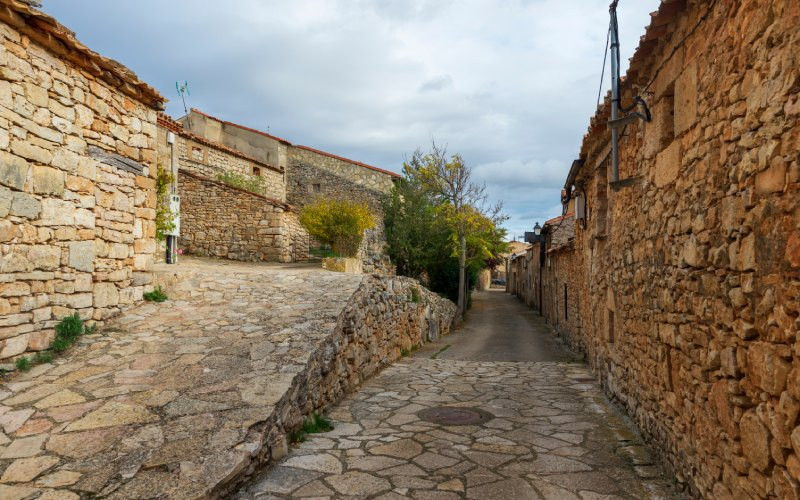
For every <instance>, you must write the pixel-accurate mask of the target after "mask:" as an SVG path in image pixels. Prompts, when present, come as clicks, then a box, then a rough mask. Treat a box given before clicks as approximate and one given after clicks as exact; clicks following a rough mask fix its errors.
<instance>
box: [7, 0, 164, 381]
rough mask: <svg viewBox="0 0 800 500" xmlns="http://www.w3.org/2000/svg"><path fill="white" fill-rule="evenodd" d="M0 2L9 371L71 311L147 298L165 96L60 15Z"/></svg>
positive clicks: (101, 316) (90, 316) (91, 312)
mask: <svg viewBox="0 0 800 500" xmlns="http://www.w3.org/2000/svg"><path fill="white" fill-rule="evenodd" d="M2 3H3V4H4V6H3V7H2V12H0V20H2V22H0V39H2V43H1V44H0V73H2V77H3V79H2V80H0V363H2V367H3V368H8V367H9V364H8V363H10V362H12V361H13V360H14V359H15V358H16V357H18V356H19V355H21V354H23V353H25V352H26V351H38V350H42V349H45V348H47V347H48V346H49V344H50V342H51V340H52V339H53V337H54V330H53V327H54V326H55V324H56V323H57V322H58V321H59V320H60V319H61V318H63V317H64V316H66V315H68V314H71V313H72V312H74V311H77V312H78V313H79V314H80V315H81V317H82V318H84V319H87V320H98V321H102V320H105V319H106V318H108V317H109V316H111V315H113V314H114V313H116V312H118V311H119V310H120V308H121V307H122V306H124V305H126V304H132V303H133V302H135V301H137V300H139V299H141V297H142V293H143V289H144V282H145V281H146V276H145V275H144V274H143V272H144V271H146V270H147V269H148V268H149V266H150V264H151V262H152V256H153V255H152V254H153V252H154V249H155V242H154V234H155V226H154V222H153V219H154V217H155V210H154V208H155V181H154V179H153V177H154V175H155V169H154V168H153V167H154V166H155V159H156V154H155V141H156V125H155V122H156V109H155V108H157V107H160V105H161V101H162V98H161V97H160V96H159V95H158V94H157V93H156V92H155V91H154V90H152V89H150V88H149V87H147V86H146V85H145V84H142V83H141V82H139V81H138V80H137V79H136V78H135V76H134V75H133V74H132V73H131V72H130V71H129V70H127V69H125V68H123V67H121V66H120V65H119V64H118V63H116V62H113V61H110V60H108V59H105V58H102V57H101V56H99V55H97V54H96V53H93V52H91V51H89V50H88V49H86V47H84V46H83V45H81V44H80V42H78V41H77V40H75V39H74V37H73V35H72V33H71V32H69V30H67V29H66V28H64V27H63V26H60V25H59V24H58V23H57V22H56V21H54V20H52V18H49V17H48V16H45V15H43V14H41V13H39V12H38V11H35V10H33V9H31V8H30V7H28V6H27V5H25V4H23V3H19V2H18V3H9V2H5V1H4V2H2ZM9 23H10V24H9ZM48 30H50V31H48ZM54 50H55V51H56V52H53V51H54ZM98 65H102V66H103V67H104V68H106V69H105V72H104V71H102V70H100V69H99V66H98ZM112 153H113V154H118V155H120V156H113V155H112Z"/></svg>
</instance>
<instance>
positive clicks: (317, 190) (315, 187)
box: [311, 184, 322, 193]
mask: <svg viewBox="0 0 800 500" xmlns="http://www.w3.org/2000/svg"><path fill="white" fill-rule="evenodd" d="M311 187H312V189H313V191H314V192H315V193H321V192H322V185H321V184H314V185H312V186H311Z"/></svg>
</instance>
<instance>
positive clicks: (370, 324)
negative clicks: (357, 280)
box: [217, 275, 456, 493]
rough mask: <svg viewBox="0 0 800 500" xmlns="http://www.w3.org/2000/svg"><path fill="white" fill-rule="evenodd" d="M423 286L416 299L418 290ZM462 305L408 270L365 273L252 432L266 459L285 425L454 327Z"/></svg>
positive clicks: (279, 450)
mask: <svg viewBox="0 0 800 500" xmlns="http://www.w3.org/2000/svg"><path fill="white" fill-rule="evenodd" d="M412 288H413V289H415V290H416V292H417V293H418V294H419V299H418V301H416V302H415V301H414V299H413V297H414V292H412ZM455 311H456V306H455V304H454V303H452V302H451V301H449V300H447V299H444V298H442V297H439V296H438V295H437V294H435V293H433V292H431V291H429V290H427V289H426V288H425V287H423V286H421V285H420V284H419V282H417V281H416V280H413V279H410V278H404V277H388V276H379V275H367V276H365V277H364V278H363V279H362V281H361V285H360V286H359V288H358V289H357V290H356V292H355V293H354V294H353V295H352V297H350V299H349V300H348V302H347V306H346V307H345V308H344V310H343V311H342V313H341V314H340V315H339V318H338V320H337V322H336V326H335V327H334V329H333V331H332V332H331V334H330V335H329V336H327V338H325V340H324V341H323V342H320V343H319V344H317V346H316V348H315V350H314V351H313V352H312V353H311V355H310V356H309V358H308V360H307V361H306V362H305V364H304V365H303V366H302V367H301V368H302V369H301V371H300V372H299V373H297V375H296V376H295V377H294V379H293V380H292V383H291V386H290V387H289V388H288V389H287V390H286V393H285V396H284V397H283V398H281V400H280V402H279V403H278V404H277V405H276V408H275V412H274V413H273V414H272V415H271V416H270V419H269V420H268V421H267V422H266V423H265V425H263V426H261V427H260V429H261V430H260V434H256V432H253V430H251V432H250V435H249V436H248V437H249V439H251V440H252V441H253V443H254V444H253V446H252V448H253V449H256V450H258V453H257V455H256V456H255V457H254V458H253V461H254V462H255V463H256V464H257V463H261V464H265V463H268V462H270V461H272V460H276V459H279V458H281V457H283V456H284V455H285V454H286V450H287V433H288V432H290V431H292V430H294V429H297V428H299V427H300V425H301V424H302V422H303V420H304V418H306V417H308V416H309V415H311V414H312V413H322V412H323V411H324V410H325V409H326V408H328V407H329V406H331V405H333V404H335V403H337V402H338V401H340V400H341V399H342V398H343V397H344V396H346V395H347V394H350V393H352V392H354V391H355V390H356V389H358V387H359V386H360V385H361V383H362V382H363V381H364V380H366V379H367V378H369V377H370V376H372V375H373V374H375V373H376V372H378V371H379V370H380V369H382V368H384V367H386V366H387V365H389V364H391V363H392V362H393V361H396V360H397V359H399V358H400V357H401V356H403V355H404V354H405V353H408V352H409V351H411V350H413V349H414V348H416V347H419V346H421V345H423V344H424V343H426V342H429V341H432V340H435V339H437V338H439V337H441V336H444V335H447V334H448V333H449V332H450V327H451V325H452V322H453V318H454V316H455ZM255 470H257V469H256V468H255V464H253V465H251V466H250V467H241V468H239V471H238V474H236V475H232V476H230V477H229V478H227V481H226V482H224V483H221V484H219V485H218V486H217V491H218V492H220V493H224V492H228V491H231V490H233V489H234V487H235V485H236V484H241V483H242V482H244V481H245V480H246V479H247V477H248V475H249V474H252V473H253V472H254V471H255Z"/></svg>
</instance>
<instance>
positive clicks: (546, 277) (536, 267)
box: [506, 205, 580, 347]
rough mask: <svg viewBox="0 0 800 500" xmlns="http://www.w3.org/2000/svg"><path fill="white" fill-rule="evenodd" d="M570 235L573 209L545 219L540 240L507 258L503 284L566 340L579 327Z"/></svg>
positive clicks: (574, 333) (572, 337)
mask: <svg viewBox="0 0 800 500" xmlns="http://www.w3.org/2000/svg"><path fill="white" fill-rule="evenodd" d="M571 208H572V205H570V206H569V209H570V210H571ZM574 236H575V216H574V214H573V213H571V212H568V213H567V214H565V215H562V216H560V217H556V218H553V219H550V220H548V221H546V222H545V223H544V226H543V227H542V236H541V239H540V241H535V242H533V243H531V244H530V245H529V246H528V248H526V249H525V250H524V251H523V252H520V253H519V254H516V255H515V256H514V258H512V259H510V260H509V266H510V271H511V272H510V275H511V279H510V280H509V282H508V283H507V284H506V290H507V291H508V292H509V293H511V294H513V295H516V296H517V297H518V298H519V299H520V300H521V301H522V302H524V303H525V304H526V305H527V306H528V307H531V308H533V309H536V310H537V311H539V314H540V315H541V316H542V317H544V319H545V320H546V321H547V322H548V323H549V324H550V325H552V326H553V328H554V329H555V330H556V332H558V333H559V334H560V335H562V336H563V337H564V338H565V340H567V341H569V342H572V341H574V339H575V338H577V337H579V336H578V335H577V332H578V331H579V330H580V321H579V309H580V308H579V307H578V303H579V302H578V301H579V291H578V289H577V283H576V280H575V279H574V278H575V276H573V273H574V272H575V267H574V255H575V253H574V246H573V240H574ZM577 347H579V346H577Z"/></svg>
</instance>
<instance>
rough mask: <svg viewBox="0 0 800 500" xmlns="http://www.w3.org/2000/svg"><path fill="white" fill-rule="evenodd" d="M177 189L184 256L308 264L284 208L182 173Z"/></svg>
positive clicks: (301, 240) (291, 218)
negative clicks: (295, 260)
mask: <svg viewBox="0 0 800 500" xmlns="http://www.w3.org/2000/svg"><path fill="white" fill-rule="evenodd" d="M178 186H179V188H178V189H179V192H180V195H181V235H180V238H179V246H180V248H182V249H183V250H184V251H185V252H187V253H189V254H193V255H200V256H206V257H222V258H226V259H231V260H241V261H272V262H292V261H293V260H294V259H295V257H296V256H299V257H300V258H301V259H300V260H302V259H304V258H307V254H308V249H307V243H306V244H305V246H304V241H307V238H303V237H302V235H301V234H300V229H298V226H299V224H297V223H295V220H296V218H297V217H296V215H294V214H289V213H288V207H287V206H286V205H284V204H282V203H279V202H277V201H274V200H270V199H268V198H265V197H263V196H260V195H257V194H254V193H250V192H247V191H243V190H241V189H237V188H233V187H231V186H228V185H226V184H224V183H222V182H218V181H215V180H212V179H207V178H205V177H201V176H198V175H196V174H193V173H191V172H187V171H185V170H181V171H180V176H179V181H178Z"/></svg>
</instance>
